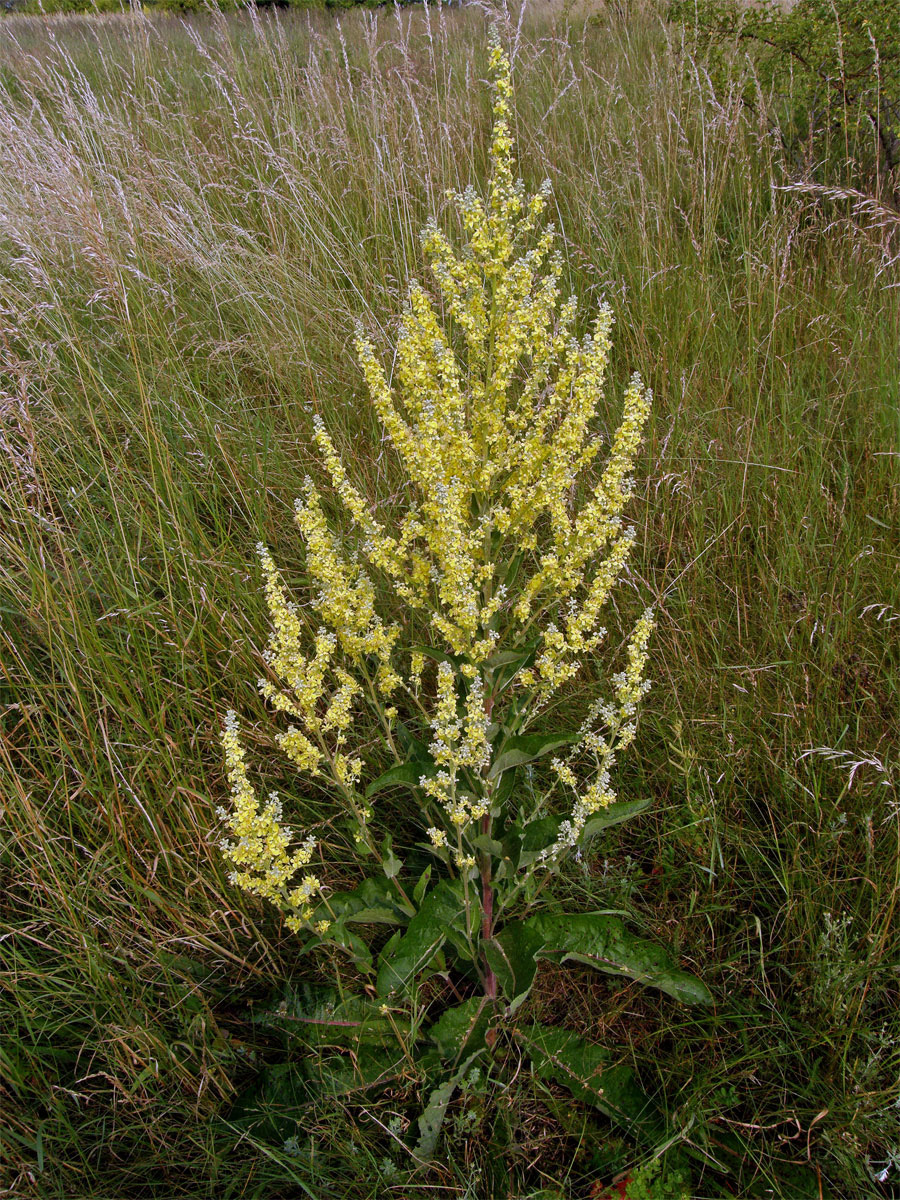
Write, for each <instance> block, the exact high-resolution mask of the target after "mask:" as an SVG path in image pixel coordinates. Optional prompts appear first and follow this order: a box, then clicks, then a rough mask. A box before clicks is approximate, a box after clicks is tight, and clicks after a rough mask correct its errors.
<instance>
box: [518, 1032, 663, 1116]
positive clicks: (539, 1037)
mask: <svg viewBox="0 0 900 1200" xmlns="http://www.w3.org/2000/svg"><path fill="white" fill-rule="evenodd" d="M516 1037H517V1040H518V1041H519V1042H521V1044H522V1045H523V1046H524V1047H525V1049H526V1050H527V1052H528V1055H529V1057H530V1058H531V1061H532V1065H533V1067H534V1072H535V1074H536V1075H537V1077H538V1078H539V1079H552V1080H553V1081H554V1082H555V1083H561V1084H562V1085H563V1086H564V1087H567V1088H568V1089H569V1091H570V1092H571V1093H572V1094H573V1095H574V1096H577V1097H578V1099H579V1100H585V1101H587V1103H588V1104H592V1105H594V1107H596V1108H599V1109H600V1111H601V1112H603V1113H605V1114H606V1115H607V1116H608V1117H610V1118H611V1119H612V1120H614V1121H616V1122H618V1123H619V1124H621V1125H624V1126H625V1127H626V1128H627V1129H628V1130H629V1131H630V1132H631V1133H632V1135H634V1136H638V1137H640V1138H641V1139H642V1140H655V1139H657V1138H658V1137H660V1136H661V1135H662V1134H663V1133H664V1126H663V1123H662V1122H661V1120H660V1117H659V1112H658V1110H657V1108H656V1106H655V1105H654V1104H653V1102H652V1101H651V1100H650V1099H649V1097H648V1096H647V1095H645V1093H644V1092H643V1091H642V1090H641V1088H640V1087H639V1086H638V1083H637V1081H636V1079H635V1076H634V1072H633V1071H632V1070H631V1068H630V1067H626V1066H624V1065H610V1054H609V1051H608V1050H605V1049H604V1048H603V1047H602V1046H596V1045H594V1044H593V1043H591V1042H586V1041H585V1040H584V1038H580V1037H578V1035H577V1034H574V1033H571V1032H570V1031H569V1030H567V1029H553V1028H550V1027H548V1026H546V1025H529V1026H526V1027H525V1028H523V1029H521V1030H519V1031H518V1032H517V1034H516Z"/></svg>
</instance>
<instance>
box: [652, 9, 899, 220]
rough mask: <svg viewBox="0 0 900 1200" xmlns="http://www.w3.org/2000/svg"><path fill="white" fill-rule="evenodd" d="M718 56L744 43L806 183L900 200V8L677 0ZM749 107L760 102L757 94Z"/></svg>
mask: <svg viewBox="0 0 900 1200" xmlns="http://www.w3.org/2000/svg"><path fill="white" fill-rule="evenodd" d="M669 15H670V17H671V18H673V19H677V20H681V21H684V22H685V24H688V25H695V27H696V28H697V30H698V32H699V34H700V36H701V38H702V40H703V42H704V43H705V45H706V47H707V50H708V51H710V52H711V53H712V55H713V62H714V64H715V66H716V68H717V71H718V76H719V79H720V81H724V79H725V76H726V66H725V59H724V58H723V57H722V55H721V50H722V49H723V48H724V47H727V46H729V45H734V43H735V42H737V43H739V44H740V45H741V46H742V47H746V48H747V49H749V51H750V52H751V54H752V55H753V58H754V62H755V64H756V69H757V77H756V80H755V81H754V82H755V84H756V86H759V87H761V88H762V91H763V92H764V93H768V92H770V91H773V92H775V93H776V95H777V96H779V97H780V98H781V101H782V110H783V118H782V122H781V130H782V135H783V137H784V140H785V143H786V146H787V147H788V148H789V151H790V154H791V157H792V158H793V159H794V161H795V162H796V164H797V166H798V167H799V168H800V169H801V170H802V172H803V174H804V175H805V176H808V177H811V178H816V177H819V178H820V179H822V180H823V181H824V182H838V183H841V182H846V183H848V184H850V185H854V184H857V183H858V182H859V181H860V179H862V180H864V181H867V182H869V183H870V184H871V186H873V187H876V188H877V189H878V190H881V189H885V191H886V194H887V195H888V196H891V195H893V197H894V198H895V200H896V199H900V178H898V171H900V5H897V4H896V3H895V2H894V0H797V2H796V3H792V4H783V3H780V2H779V0H759V2H757V3H753V4H744V3H741V0H676V2H675V3H674V4H672V5H671V6H670V8H669ZM744 97H745V100H746V101H747V102H748V103H751V104H752V103H754V102H755V100H756V96H755V95H754V88H753V87H745V91H744Z"/></svg>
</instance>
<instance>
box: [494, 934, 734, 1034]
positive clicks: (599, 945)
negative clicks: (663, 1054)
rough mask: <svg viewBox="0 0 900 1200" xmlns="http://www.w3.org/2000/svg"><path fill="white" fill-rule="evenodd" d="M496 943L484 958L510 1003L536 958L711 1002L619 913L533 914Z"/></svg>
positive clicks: (530, 977) (518, 997)
mask: <svg viewBox="0 0 900 1200" xmlns="http://www.w3.org/2000/svg"><path fill="white" fill-rule="evenodd" d="M494 944H496V947H497V949H494ZM494 944H491V943H488V945H487V947H486V953H487V955H488V961H489V962H490V964H491V966H492V968H493V970H494V972H495V974H496V975H497V979H498V982H499V984H500V986H501V988H502V990H503V994H504V996H506V998H507V1000H508V1001H509V1003H510V1006H511V1008H512V1006H513V1005H515V1006H516V1007H517V1006H518V1005H519V1004H521V1002H522V1000H523V999H524V998H525V996H526V995H527V994H528V990H529V989H530V987H531V984H532V983H533V981H534V966H533V960H535V959H539V958H546V959H550V960H552V961H555V962H569V961H572V962H582V963H587V964H588V965H589V966H592V967H595V968H596V969H597V970H599V971H604V972H606V973H607V974H610V975H625V976H627V977H628V978H629V979H635V980H637V981H638V982H639V983H644V984H647V985H649V986H650V987H656V988H659V990H660V991H662V992H666V993H667V994H668V995H670V996H674V998H675V999H676V1000H680V1001H682V1003H684V1004H711V1003H712V996H711V995H710V992H709V989H708V988H707V987H706V985H705V984H704V983H703V982H702V981H701V980H699V979H697V977H696V976H694V975H690V974H688V972H687V971H682V970H681V969H680V968H679V967H677V966H676V964H675V962H674V961H673V960H672V958H671V957H670V956H669V954H668V953H667V952H666V951H665V950H664V949H663V948H662V947H661V946H658V945H657V944H656V943H655V942H651V941H648V940H647V939H646V938H639V937H635V936H634V935H633V934H632V933H629V932H628V930H627V929H626V927H625V925H624V923H623V921H622V920H621V919H620V918H619V917H615V916H610V915H609V914H607V913H579V914H575V915H569V914H567V913H537V914H536V915H535V916H533V917H528V918H527V919H526V920H525V921H520V922H512V923H510V924H508V925H506V926H504V928H503V929H502V930H501V931H500V933H499V934H497V936H496V937H495V938H494ZM498 967H499V969H498ZM513 1011H514V1009H513Z"/></svg>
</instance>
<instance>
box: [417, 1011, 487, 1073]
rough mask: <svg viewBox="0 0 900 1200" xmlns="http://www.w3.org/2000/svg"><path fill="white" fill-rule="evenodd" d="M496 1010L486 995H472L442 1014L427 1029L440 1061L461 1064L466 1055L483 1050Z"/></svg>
mask: <svg viewBox="0 0 900 1200" xmlns="http://www.w3.org/2000/svg"><path fill="white" fill-rule="evenodd" d="M493 1011H494V1006H493V1005H492V1004H491V1003H490V1001H489V1000H488V999H487V997H486V996H473V997H472V999H471V1000H464V1001H463V1002H462V1004H457V1005H456V1006H455V1007H454V1008H448V1009H447V1011H446V1012H444V1013H442V1014H441V1016H440V1017H438V1019H437V1020H436V1021H435V1023H434V1024H433V1025H432V1026H431V1028H430V1029H429V1030H428V1036H429V1037H430V1038H431V1040H432V1041H433V1042H434V1044H435V1045H436V1046H437V1048H438V1051H439V1053H440V1055H441V1058H443V1059H450V1060H453V1061H454V1062H458V1061H459V1059H461V1058H462V1057H463V1055H464V1054H471V1053H472V1052H473V1051H476V1050H481V1049H483V1048H484V1045H485V1034H486V1033H487V1030H488V1026H489V1025H490V1023H491V1017H492V1015H493Z"/></svg>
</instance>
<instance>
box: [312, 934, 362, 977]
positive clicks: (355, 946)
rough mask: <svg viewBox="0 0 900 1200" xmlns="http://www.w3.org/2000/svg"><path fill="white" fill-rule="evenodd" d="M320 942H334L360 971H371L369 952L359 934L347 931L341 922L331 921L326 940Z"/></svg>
mask: <svg viewBox="0 0 900 1200" xmlns="http://www.w3.org/2000/svg"><path fill="white" fill-rule="evenodd" d="M322 940H327V941H329V942H334V944H335V945H337V946H340V948H341V949H342V950H344V951H345V952H346V953H347V954H348V955H349V956H350V958H351V959H352V960H353V962H354V964H355V965H356V966H357V967H358V968H359V969H360V970H361V971H365V972H368V971H370V970H371V968H372V952H371V950H370V949H369V947H368V946H367V945H366V943H365V942H364V941H363V940H362V938H361V937H360V936H359V934H357V933H354V932H353V931H352V930H351V929H348V928H347V926H346V925H345V924H344V922H343V921H332V923H331V927H330V928H329V930H328V933H327V935H326V938H325V939H322ZM316 941H317V942H318V941H319V939H316ZM314 944H315V943H314Z"/></svg>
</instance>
